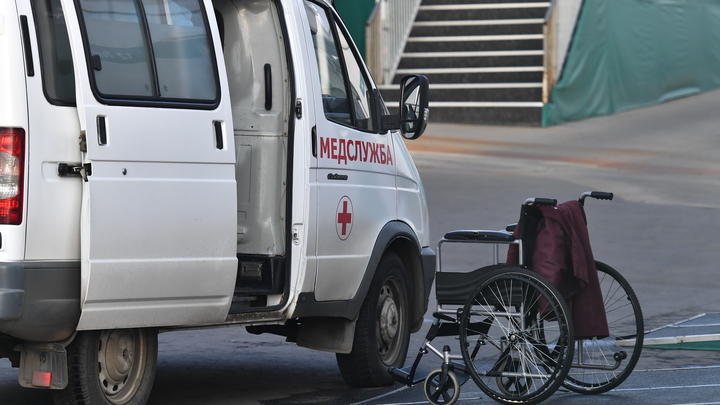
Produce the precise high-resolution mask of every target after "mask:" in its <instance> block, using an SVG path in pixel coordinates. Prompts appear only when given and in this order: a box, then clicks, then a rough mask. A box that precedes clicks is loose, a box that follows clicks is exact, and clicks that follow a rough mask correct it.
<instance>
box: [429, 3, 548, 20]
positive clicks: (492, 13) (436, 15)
mask: <svg viewBox="0 0 720 405" xmlns="http://www.w3.org/2000/svg"><path fill="white" fill-rule="evenodd" d="M538 4H541V3H538ZM422 7H423V6H420V9H419V10H418V13H417V16H416V17H415V21H418V22H420V21H452V20H460V21H466V20H511V19H528V18H532V19H535V18H543V19H544V18H545V12H546V11H547V7H531V8H504V7H501V8H477V9H476V8H470V9H467V8H466V9H445V10H443V9H423V8H422Z"/></svg>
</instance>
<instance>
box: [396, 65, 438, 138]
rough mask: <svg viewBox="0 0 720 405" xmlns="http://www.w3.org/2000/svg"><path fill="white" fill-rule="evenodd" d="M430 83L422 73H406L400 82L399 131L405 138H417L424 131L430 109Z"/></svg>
mask: <svg viewBox="0 0 720 405" xmlns="http://www.w3.org/2000/svg"><path fill="white" fill-rule="evenodd" d="M429 92H430V85H429V82H428V79H427V77H425V76H423V75H408V76H405V77H403V78H402V81H401V82H400V94H401V95H402V96H401V99H400V113H399V114H400V133H401V134H402V136H403V138H405V139H417V138H419V137H420V135H422V134H423V132H425V128H426V127H427V123H428V118H429V114H430V109H429V108H428V93H429Z"/></svg>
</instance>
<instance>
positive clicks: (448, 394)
mask: <svg viewBox="0 0 720 405" xmlns="http://www.w3.org/2000/svg"><path fill="white" fill-rule="evenodd" d="M423 389H424V391H425V398H427V400H428V402H429V403H430V404H432V405H453V404H455V403H456V402H457V401H458V398H460V381H458V378H457V376H456V375H455V373H454V372H452V371H449V370H448V371H447V372H446V373H445V376H443V371H442V369H440V368H437V369H435V370H433V371H431V372H430V374H428V376H427V378H425V383H424V384H423Z"/></svg>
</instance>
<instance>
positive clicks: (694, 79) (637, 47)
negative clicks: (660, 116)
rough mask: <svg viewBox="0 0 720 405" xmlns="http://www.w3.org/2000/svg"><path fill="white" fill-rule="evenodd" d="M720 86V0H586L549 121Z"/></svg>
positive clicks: (548, 107)
mask: <svg viewBox="0 0 720 405" xmlns="http://www.w3.org/2000/svg"><path fill="white" fill-rule="evenodd" d="M717 87H720V0H621V1H617V0H585V1H584V4H583V8H582V10H581V13H580V16H579V18H578V22H577V26H576V29H575V35H574V37H573V42H572V44H571V47H570V51H569V53H568V57H567V61H566V64H565V69H564V72H563V74H562V77H561V78H560V80H559V82H558V83H557V85H556V86H555V87H554V88H553V90H552V93H551V97H550V102H549V103H548V104H546V105H545V106H544V107H543V126H547V125H555V124H560V123H562V122H566V121H572V120H579V119H583V118H587V117H591V116H595V115H603V114H612V113H614V112H619V111H624V110H628V109H631V108H635V107H641V106H647V105H652V104H657V103H661V102H663V101H667V100H670V99H673V98H677V97H683V96H687V95H691V94H695V93H699V92H701V91H706V90H711V89H714V88H717Z"/></svg>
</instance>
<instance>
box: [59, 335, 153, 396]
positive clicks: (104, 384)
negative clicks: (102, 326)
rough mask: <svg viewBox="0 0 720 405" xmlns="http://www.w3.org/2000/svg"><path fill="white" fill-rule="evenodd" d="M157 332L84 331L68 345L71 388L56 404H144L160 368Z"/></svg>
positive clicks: (61, 393)
mask: <svg viewBox="0 0 720 405" xmlns="http://www.w3.org/2000/svg"><path fill="white" fill-rule="evenodd" d="M157 348H158V344H157V332H156V331H154V330H148V329H116V330H103V331H87V332H80V333H78V335H77V336H76V338H75V340H74V341H73V342H72V344H70V346H68V368H69V375H68V386H67V387H66V388H65V389H64V390H62V391H58V392H56V393H55V394H54V398H53V399H54V400H55V404H56V405H80V404H93V405H144V404H145V403H146V402H147V400H148V398H149V397H150V390H151V388H152V384H153V380H154V379H155V368H156V366H157Z"/></svg>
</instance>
